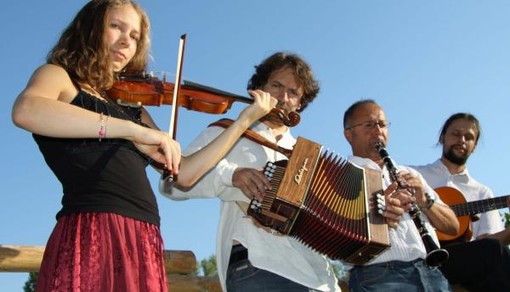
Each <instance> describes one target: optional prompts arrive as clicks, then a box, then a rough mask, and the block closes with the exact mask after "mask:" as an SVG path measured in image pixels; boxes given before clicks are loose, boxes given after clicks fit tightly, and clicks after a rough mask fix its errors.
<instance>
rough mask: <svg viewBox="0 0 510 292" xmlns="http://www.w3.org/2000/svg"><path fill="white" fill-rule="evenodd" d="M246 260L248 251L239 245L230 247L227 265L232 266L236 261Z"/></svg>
mask: <svg viewBox="0 0 510 292" xmlns="http://www.w3.org/2000/svg"><path fill="white" fill-rule="evenodd" d="M246 259H248V250H247V249H246V248H245V247H244V246H242V245H241V244H236V245H234V246H232V252H231V253H230V260H229V261H228V265H229V266H230V265H231V264H234V263H236V262H238V261H242V260H246Z"/></svg>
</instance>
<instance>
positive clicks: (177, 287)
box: [0, 245, 221, 292]
mask: <svg viewBox="0 0 510 292" xmlns="http://www.w3.org/2000/svg"><path fill="white" fill-rule="evenodd" d="M43 253H44V246H21V245H0V272H27V273H28V272H37V271H39V267H40V266H41V261H42V257H43ZM164 257H165V269H166V272H167V276H168V285H169V290H170V291H176V292H177V291H179V292H202V291H210V292H221V286H220V283H219V280H218V277H202V276H196V275H195V274H194V272H195V271H196V269H197V260H196V258H195V254H194V253H193V252H191V251H187V250H166V251H165V255H164ZM27 278H28V277H27Z"/></svg>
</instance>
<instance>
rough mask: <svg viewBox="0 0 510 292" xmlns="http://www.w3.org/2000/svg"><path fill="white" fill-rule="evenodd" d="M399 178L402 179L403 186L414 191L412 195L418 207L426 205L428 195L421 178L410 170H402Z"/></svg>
mask: <svg viewBox="0 0 510 292" xmlns="http://www.w3.org/2000/svg"><path fill="white" fill-rule="evenodd" d="M399 178H400V179H401V183H402V186H403V187H405V188H407V189H408V190H410V191H412V192H413V193H412V195H413V196H414V198H415V200H416V204H417V205H418V207H419V208H423V207H425V206H426V205H427V196H426V195H425V188H424V186H423V182H422V181H421V179H420V178H419V177H418V176H416V175H414V174H412V173H409V172H400V173H399Z"/></svg>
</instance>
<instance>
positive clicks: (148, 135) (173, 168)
mask: <svg viewBox="0 0 510 292" xmlns="http://www.w3.org/2000/svg"><path fill="white" fill-rule="evenodd" d="M140 128H142V129H141V131H139V132H137V134H136V135H135V136H134V138H133V144H134V145H135V147H136V148H137V149H138V150H140V152H142V153H143V154H145V155H147V156H149V157H150V158H151V159H153V160H154V161H156V162H158V163H161V164H163V165H165V167H166V169H168V171H170V173H173V174H177V173H178V172H179V163H180V161H181V146H180V144H179V143H178V142H177V141H175V140H173V139H172V138H171V137H170V135H169V134H168V133H166V132H162V131H159V130H154V129H151V128H146V127H142V126H140Z"/></svg>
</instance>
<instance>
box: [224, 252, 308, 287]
mask: <svg viewBox="0 0 510 292" xmlns="http://www.w3.org/2000/svg"><path fill="white" fill-rule="evenodd" d="M226 282H227V291H228V292H241V291H242V292H252V291H253V292H261V291H264V292H266V291H267V292H269V291H275V292H276V291H282V292H283V291H289V292H291V291H292V292H299V291H302V292H311V291H317V290H313V289H310V288H308V287H305V286H303V285H300V284H298V283H295V282H292V281H291V280H289V279H286V278H284V277H282V276H279V275H277V274H274V273H271V272H268V271H266V270H261V269H258V268H256V267H254V266H252V265H251V263H250V261H249V260H248V259H245V260H240V261H237V262H235V263H233V264H230V265H229V266H228V270H227V281H226Z"/></svg>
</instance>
